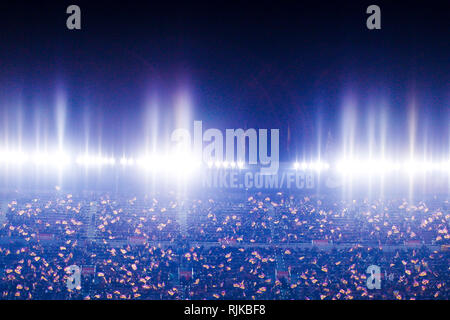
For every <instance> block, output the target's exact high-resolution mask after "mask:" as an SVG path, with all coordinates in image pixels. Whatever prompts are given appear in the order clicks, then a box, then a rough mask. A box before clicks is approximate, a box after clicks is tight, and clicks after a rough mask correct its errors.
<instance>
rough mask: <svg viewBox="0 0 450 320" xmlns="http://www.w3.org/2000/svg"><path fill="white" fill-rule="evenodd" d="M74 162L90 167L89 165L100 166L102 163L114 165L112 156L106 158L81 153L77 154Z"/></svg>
mask: <svg viewBox="0 0 450 320" xmlns="http://www.w3.org/2000/svg"><path fill="white" fill-rule="evenodd" d="M76 163H77V164H79V165H82V166H86V167H91V166H102V165H114V164H115V163H116V159H114V158H112V157H111V158H106V157H101V156H89V155H83V156H78V157H77V159H76Z"/></svg>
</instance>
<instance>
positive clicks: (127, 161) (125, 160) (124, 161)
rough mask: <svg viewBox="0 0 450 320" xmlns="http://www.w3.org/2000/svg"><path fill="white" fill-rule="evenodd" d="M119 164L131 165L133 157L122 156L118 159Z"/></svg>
mask: <svg viewBox="0 0 450 320" xmlns="http://www.w3.org/2000/svg"><path fill="white" fill-rule="evenodd" d="M120 164H121V165H122V166H132V165H134V159H133V158H126V157H122V158H121V159H120Z"/></svg>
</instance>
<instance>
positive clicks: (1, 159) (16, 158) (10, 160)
mask: <svg viewBox="0 0 450 320" xmlns="http://www.w3.org/2000/svg"><path fill="white" fill-rule="evenodd" d="M27 160H28V156H27V155H26V154H25V153H23V152H21V151H0V163H5V164H15V165H21V164H23V163H24V162H26V161H27Z"/></svg>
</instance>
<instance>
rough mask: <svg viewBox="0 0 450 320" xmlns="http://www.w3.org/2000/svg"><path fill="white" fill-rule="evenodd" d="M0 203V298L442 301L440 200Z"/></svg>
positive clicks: (61, 197)
mask: <svg viewBox="0 0 450 320" xmlns="http://www.w3.org/2000/svg"><path fill="white" fill-rule="evenodd" d="M5 207H6V208H7V209H6V210H3V211H6V212H4V214H3V215H2V218H1V220H0V278H1V280H0V296H1V298H2V299H347V300H351V299H448V298H449V293H448V275H449V254H448V251H447V250H446V249H447V248H448V244H449V242H450V241H449V240H450V235H449V234H448V222H449V220H450V213H449V203H448V201H447V200H438V199H431V200H429V201H427V202H424V201H422V202H419V203H417V204H411V203H408V202H407V201H406V200H384V201H382V200H371V201H369V200H359V201H356V200H352V201H343V200H339V201H338V200H334V199H330V198H328V199H327V198H318V197H298V196H292V195H284V194H282V193H278V194H272V195H263V194H253V195H249V196H245V198H244V199H238V198H231V197H222V198H214V199H213V198H208V197H204V198H203V199H195V200H193V199H179V198H177V197H175V196H174V195H166V196H143V197H131V198H129V199H125V198H120V199H119V198H114V197H112V196H110V195H102V196H97V197H92V198H89V197H86V196H73V195H70V194H58V195H51V196H47V197H39V198H32V197H31V198H30V197H24V198H18V199H17V200H14V201H10V202H8V203H7V206H5ZM314 243H315V244H316V245H308V244H314ZM71 265H77V266H80V267H81V268H82V274H81V284H80V286H79V287H77V288H73V289H69V288H68V287H67V279H68V277H69V275H70V274H69V272H68V269H67V268H68V267H69V266H71ZM370 265H377V266H379V267H380V270H381V275H380V277H381V279H382V286H381V288H380V289H369V288H368V286H367V285H366V281H367V277H369V276H370V275H369V274H368V273H366V271H367V268H368V267H369V266H370Z"/></svg>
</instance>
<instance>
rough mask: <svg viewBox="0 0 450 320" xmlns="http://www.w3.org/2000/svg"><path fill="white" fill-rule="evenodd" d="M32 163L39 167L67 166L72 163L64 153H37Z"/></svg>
mask: <svg viewBox="0 0 450 320" xmlns="http://www.w3.org/2000/svg"><path fill="white" fill-rule="evenodd" d="M32 161H33V163H34V164H35V165H37V166H50V165H51V166H58V167H62V166H66V165H68V164H69V163H70V157H69V156H68V155H67V154H65V153H64V152H56V153H39V152H38V153H35V154H34V155H33V156H32Z"/></svg>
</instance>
